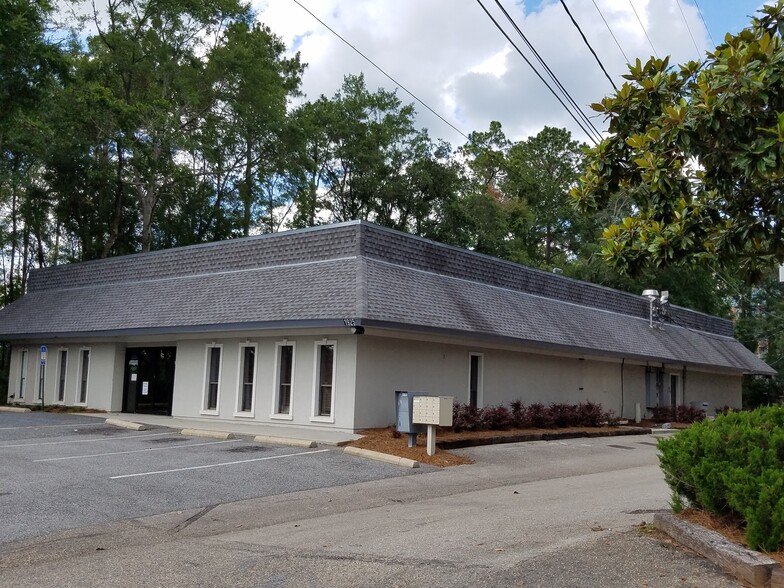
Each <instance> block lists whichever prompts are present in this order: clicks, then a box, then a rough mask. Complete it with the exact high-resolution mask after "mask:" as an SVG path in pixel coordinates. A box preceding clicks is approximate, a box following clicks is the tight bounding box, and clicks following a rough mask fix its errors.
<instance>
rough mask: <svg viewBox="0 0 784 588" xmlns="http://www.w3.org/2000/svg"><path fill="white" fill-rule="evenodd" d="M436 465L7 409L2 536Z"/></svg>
mask: <svg viewBox="0 0 784 588" xmlns="http://www.w3.org/2000/svg"><path fill="white" fill-rule="evenodd" d="M428 470H430V468H422V469H420V470H411V469H404V468H399V467H397V466H393V465H388V464H384V463H380V462H375V461H368V460H364V459H361V458H357V457H353V456H350V455H345V454H344V453H343V451H342V450H340V449H335V448H329V447H317V448H314V449H302V448H292V447H282V446H276V445H267V444H261V443H256V442H254V441H253V440H252V439H247V438H238V439H230V440H213V439H206V438H201V437H198V438H197V437H186V436H183V435H181V434H180V433H179V432H177V431H176V430H171V429H164V428H158V429H150V430H147V431H139V432H136V431H129V430H125V429H120V428H115V427H112V426H107V425H106V424H105V423H104V422H103V419H96V418H94V417H87V416H80V415H72V414H52V413H36V412H33V413H0V512H2V513H3V516H2V517H0V543H7V542H10V541H15V540H18V539H26V538H30V537H35V536H38V535H42V534H45V533H49V532H52V531H57V530H63V529H69V528H75V527H82V526H85V525H90V524H96V523H103V522H109V521H114V520H121V519H128V518H135V517H141V516H147V515H153V514H159V513H164V512H171V511H177V510H184V509H189V508H199V507H206V506H210V505H216V504H222V503H226V502H233V501H237V500H243V499H247V498H256V497H261V496H271V495H275V494H284V493H288V492H296V491H300V490H309V489H314V488H325V487H331V486H341V485H346V484H354V483H357V482H365V481H370V480H379V479H382V478H391V477H398V476H405V475H416V474H418V473H420V472H422V471H428Z"/></svg>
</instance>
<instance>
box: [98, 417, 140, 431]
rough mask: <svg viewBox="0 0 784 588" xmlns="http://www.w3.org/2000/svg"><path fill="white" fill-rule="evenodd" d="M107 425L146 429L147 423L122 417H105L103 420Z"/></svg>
mask: <svg viewBox="0 0 784 588" xmlns="http://www.w3.org/2000/svg"><path fill="white" fill-rule="evenodd" d="M104 422H105V423H106V424H107V425H112V426H114V427H120V428H121V429H130V430H132V431H146V430H147V428H148V427H147V425H143V424H141V423H134V422H131V421H124V420H122V419H106V421H104Z"/></svg>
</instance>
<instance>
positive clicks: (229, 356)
mask: <svg viewBox="0 0 784 588" xmlns="http://www.w3.org/2000/svg"><path fill="white" fill-rule="evenodd" d="M356 339H357V338H356V337H355V336H345V335H343V336H338V337H332V336H327V340H328V341H330V342H335V344H336V355H335V387H334V390H333V395H334V412H333V418H332V419H324V418H319V417H317V416H314V399H315V394H316V390H315V381H316V380H315V378H316V374H315V366H316V362H315V359H316V344H317V343H321V342H322V340H323V336H320V335H319V336H313V335H311V336H296V337H288V338H287V339H286V341H287V342H288V343H289V344H292V343H293V344H294V377H293V386H292V400H291V411H290V418H285V417H280V416H275V415H274V414H273V413H274V403H273V399H274V386H275V374H276V365H275V363H276V342H281V341H283V339H282V338H270V337H267V338H264V337H258V338H253V337H251V338H242V339H237V338H232V339H219V338H216V339H210V340H207V339H204V340H191V341H180V342H178V343H177V369H176V371H175V379H174V400H173V404H172V414H173V415H174V416H182V417H196V418H203V419H212V420H224V419H238V420H243V421H249V422H263V423H272V424H280V425H296V426H314V427H329V428H337V429H344V430H353V428H354V427H353V422H354V374H355V371H356ZM246 341H248V342H250V343H255V344H257V348H256V349H257V354H256V361H257V365H256V391H255V398H254V407H253V412H252V414H251V415H239V414H238V413H237V407H238V397H237V394H238V390H239V360H240V345H244V344H246ZM212 342H214V343H215V344H217V345H221V346H222V352H221V361H222V363H221V372H220V388H219V392H218V409H217V411H215V412H214V413H212V412H208V411H204V410H203V407H204V391H205V379H206V359H207V351H206V350H207V346H208V344H211V343H212Z"/></svg>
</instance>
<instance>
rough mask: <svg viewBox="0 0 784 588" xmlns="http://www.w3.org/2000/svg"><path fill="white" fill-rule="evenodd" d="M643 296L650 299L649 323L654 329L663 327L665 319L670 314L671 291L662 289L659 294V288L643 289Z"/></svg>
mask: <svg viewBox="0 0 784 588" xmlns="http://www.w3.org/2000/svg"><path fill="white" fill-rule="evenodd" d="M642 296H643V298H647V299H648V324H649V325H650V327H651V328H652V329H653V328H654V327H656V328H659V329H660V328H662V325H663V321H664V319H665V318H666V317H668V316H669V311H670V293H669V291H668V290H662V292H661V295H659V291H658V290H653V289H649V290H643V292H642Z"/></svg>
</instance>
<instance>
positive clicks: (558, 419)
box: [550, 402, 579, 428]
mask: <svg viewBox="0 0 784 588" xmlns="http://www.w3.org/2000/svg"><path fill="white" fill-rule="evenodd" d="M578 410H579V409H578V405H576V404H558V403H555V402H553V403H551V404H550V415H551V418H552V421H553V426H555V427H560V428H564V427H574V426H575V425H576V424H577V421H578V420H579V414H578Z"/></svg>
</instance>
